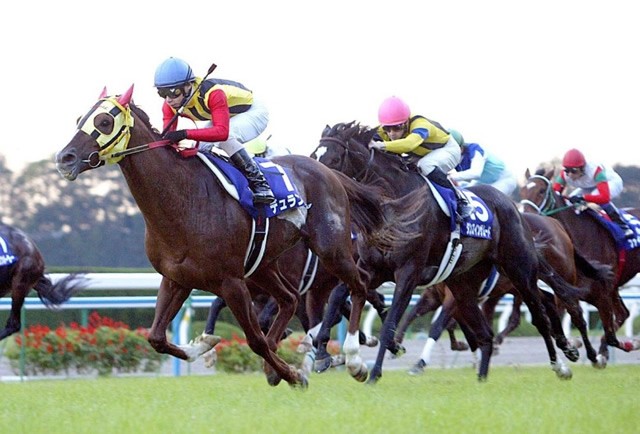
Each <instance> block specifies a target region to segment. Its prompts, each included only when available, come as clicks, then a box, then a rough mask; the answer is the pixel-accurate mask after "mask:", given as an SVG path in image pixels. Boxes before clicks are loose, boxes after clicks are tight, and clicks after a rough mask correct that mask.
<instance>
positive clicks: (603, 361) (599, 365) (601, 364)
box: [591, 354, 607, 369]
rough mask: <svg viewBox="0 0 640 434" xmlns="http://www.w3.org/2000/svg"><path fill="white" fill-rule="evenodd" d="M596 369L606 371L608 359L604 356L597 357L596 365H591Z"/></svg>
mask: <svg viewBox="0 0 640 434" xmlns="http://www.w3.org/2000/svg"><path fill="white" fill-rule="evenodd" d="M591 365H592V366H593V367H594V368H596V369H604V368H606V367H607V358H606V357H604V356H603V355H602V354H598V355H597V356H596V363H592V364H591Z"/></svg>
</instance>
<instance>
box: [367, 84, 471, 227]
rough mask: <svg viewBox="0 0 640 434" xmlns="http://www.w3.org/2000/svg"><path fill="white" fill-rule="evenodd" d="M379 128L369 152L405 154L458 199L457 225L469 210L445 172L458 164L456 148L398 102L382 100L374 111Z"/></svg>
mask: <svg viewBox="0 0 640 434" xmlns="http://www.w3.org/2000/svg"><path fill="white" fill-rule="evenodd" d="M378 121H379V122H380V126H379V127H378V132H377V135H376V137H374V139H373V140H372V141H371V143H370V144H369V148H373V149H380V150H383V151H388V152H393V153H396V154H405V153H406V154H409V156H410V158H412V159H414V160H418V161H417V165H418V168H419V169H420V172H421V173H422V174H423V175H424V176H426V177H427V179H429V180H430V181H431V182H433V183H435V184H438V185H440V186H442V187H445V188H448V189H450V190H452V191H453V192H454V193H455V195H456V197H457V199H458V221H460V220H461V219H463V218H466V217H468V216H469V215H470V214H471V211H472V208H471V206H470V205H469V202H468V201H467V199H466V198H465V197H464V195H463V194H462V193H461V192H460V191H458V189H457V188H456V187H455V186H454V185H453V184H452V183H451V181H450V180H449V178H447V172H449V171H450V170H451V169H453V168H454V167H456V165H457V164H458V163H459V162H460V147H459V146H458V143H457V142H456V141H455V139H454V138H453V137H452V136H451V135H450V134H449V133H448V132H447V130H446V129H444V128H443V127H442V126H441V125H440V124H439V123H438V122H435V121H431V120H429V119H427V118H425V117H424V116H420V115H413V116H412V115H411V110H410V109H409V106H408V105H407V104H406V103H405V102H404V101H403V100H401V99H400V98H398V97H395V96H392V97H390V98H387V99H385V100H384V101H383V102H382V104H381V105H380V108H379V109H378Z"/></svg>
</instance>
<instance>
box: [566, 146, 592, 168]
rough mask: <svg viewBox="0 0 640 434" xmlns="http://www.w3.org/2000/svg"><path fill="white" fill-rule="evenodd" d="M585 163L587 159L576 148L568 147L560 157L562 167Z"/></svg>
mask: <svg viewBox="0 0 640 434" xmlns="http://www.w3.org/2000/svg"><path fill="white" fill-rule="evenodd" d="M585 164H587V161H586V160H585V158H584V155H583V154H582V152H580V151H579V150H577V149H569V150H568V151H567V153H566V154H564V158H563V159H562V165H563V166H564V167H584V165H585Z"/></svg>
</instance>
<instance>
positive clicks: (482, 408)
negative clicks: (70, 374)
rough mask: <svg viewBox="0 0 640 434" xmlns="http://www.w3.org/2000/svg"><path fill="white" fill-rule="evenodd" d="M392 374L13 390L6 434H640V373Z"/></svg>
mask: <svg viewBox="0 0 640 434" xmlns="http://www.w3.org/2000/svg"><path fill="white" fill-rule="evenodd" d="M571 367H572V370H573V373H574V376H573V379H572V380H570V381H561V380H559V379H557V378H556V377H555V374H553V373H552V372H551V370H550V369H549V368H546V367H526V368H511V367H509V368H508V367H496V368H493V369H492V370H491V373H490V375H489V381H488V382H486V383H478V382H477V381H476V379H475V375H474V373H473V371H472V370H471V369H462V368H461V369H447V370H442V369H435V370H432V371H429V372H428V373H427V374H425V375H424V376H421V377H410V376H408V375H407V374H406V373H405V372H404V371H389V372H385V373H384V376H383V378H382V379H381V381H380V382H379V383H378V384H377V385H375V386H373V387H371V386H366V385H362V384H359V383H357V382H355V381H354V380H353V379H351V378H350V377H349V376H348V374H347V373H346V372H344V371H338V372H330V373H326V374H322V375H318V374H313V375H312V377H311V381H310V387H309V389H308V390H306V391H299V390H292V389H290V388H289V387H288V386H287V385H286V384H284V383H283V384H281V385H280V386H278V387H275V388H272V387H269V386H268V385H267V383H266V380H265V379H264V377H263V376H262V375H258V374H254V375H240V376H238V375H227V374H218V375H211V376H189V377H156V378H152V377H127V378H106V379H95V380H86V379H85V380H76V379H67V380H42V381H27V382H24V383H2V384H0V389H1V391H2V393H1V394H0V433H15V434H18V433H25V434H26V433H29V434H34V433H65V434H70V433H74V434H75V433H127V434H129V433H180V432H196V433H203V432H204V433H207V432H213V433H233V434H236V433H288V434H289V433H290V434H297V433H305V434H307V433H323V434H326V433H349V434H351V433H368V434H373V433H393V434H397V433H426V432H435V433H474V434H475V433H489V432H490V433H513V432H518V433H554V434H555V433H557V434H560V433H581V434H588V433H605V432H612V433H636V432H638V429H639V428H638V427H640V405H639V404H638V398H637V396H638V390H640V366H637V365H616V366H609V367H607V368H606V369H605V370H603V371H597V370H595V369H593V368H591V367H590V366H580V365H572V366H571Z"/></svg>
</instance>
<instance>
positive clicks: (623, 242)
mask: <svg viewBox="0 0 640 434" xmlns="http://www.w3.org/2000/svg"><path fill="white" fill-rule="evenodd" d="M619 211H620V217H621V218H622V219H624V221H625V222H627V225H629V227H630V228H631V229H632V230H633V232H634V234H635V236H631V237H625V236H624V232H623V230H622V229H621V228H620V226H619V225H618V224H617V223H615V222H613V221H611V220H610V219H609V216H607V214H606V213H605V212H604V211H603V210H602V209H600V207H597V206H596V205H595V204H593V207H592V204H589V205H587V206H586V208H584V210H583V211H582V212H583V213H584V214H585V215H587V216H589V218H592V219H594V220H595V221H596V222H597V223H599V224H600V225H601V226H602V227H604V228H605V229H607V230H608V231H609V233H611V236H612V237H613V239H614V240H615V243H616V247H617V248H618V249H623V250H627V251H628V250H633V249H637V248H638V247H640V220H638V219H637V218H636V217H635V216H633V215H632V214H629V213H627V212H625V211H624V210H622V209H620V210H619Z"/></svg>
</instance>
